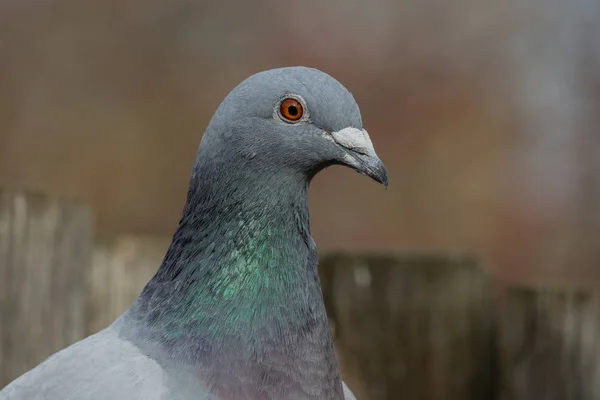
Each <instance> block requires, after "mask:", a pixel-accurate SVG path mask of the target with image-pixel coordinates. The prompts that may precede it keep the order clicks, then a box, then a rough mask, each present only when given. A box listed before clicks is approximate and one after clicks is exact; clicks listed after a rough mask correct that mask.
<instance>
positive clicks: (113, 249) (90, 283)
mask: <svg viewBox="0 0 600 400" xmlns="http://www.w3.org/2000/svg"><path fill="white" fill-rule="evenodd" d="M169 243H170V239H168V238H163V237H152V236H134V235H119V236H114V237H110V238H108V237H106V238H100V239H98V240H97V241H96V243H95V245H94V250H93V253H92V263H91V267H90V270H89V272H88V274H87V280H86V290H87V297H86V311H87V313H86V314H87V317H86V333H87V334H88V335H89V334H92V333H95V332H97V331H99V330H101V329H103V328H105V327H106V326H107V325H109V324H110V323H111V322H113V321H114V320H115V319H116V318H117V317H118V316H119V315H121V314H122V313H123V311H125V310H126V309H127V308H128V307H129V306H130V305H131V303H132V302H133V300H135V298H136V297H137V295H138V294H139V293H140V292H141V290H142V289H143V288H144V286H145V285H146V283H148V281H149V280H150V278H152V276H153V275H154V273H155V272H156V271H157V270H158V267H159V265H160V263H161V262H162V259H163V257H164V255H165V252H166V250H167V247H168V245H169Z"/></svg>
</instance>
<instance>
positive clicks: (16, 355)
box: [0, 189, 92, 387]
mask: <svg viewBox="0 0 600 400" xmlns="http://www.w3.org/2000/svg"><path fill="white" fill-rule="evenodd" d="M91 240H92V212H91V210H90V208H89V207H87V206H85V205H83V204H81V203H79V202H78V201H76V200H74V199H66V198H56V197H49V196H46V195H43V194H40V193H32V192H27V191H22V190H16V189H0V387H2V386H4V385H5V384H7V383H8V382H10V381H11V380H13V379H14V378H16V377H17V376H19V375H20V374H22V373H23V372H25V371H27V370H28V369H30V368H32V367H34V366H35V365H37V364H38V363H39V362H40V361H42V360H43V359H45V358H46V357H47V356H49V355H50V354H52V353H54V352H55V351H57V350H59V349H61V348H63V347H65V346H67V345H70V344H71V343H73V342H75V341H77V340H79V339H81V338H82V337H83V336H84V331H85V326H84V303H85V300H84V273H85V268H86V266H87V265H88V263H89V255H90V247H91Z"/></svg>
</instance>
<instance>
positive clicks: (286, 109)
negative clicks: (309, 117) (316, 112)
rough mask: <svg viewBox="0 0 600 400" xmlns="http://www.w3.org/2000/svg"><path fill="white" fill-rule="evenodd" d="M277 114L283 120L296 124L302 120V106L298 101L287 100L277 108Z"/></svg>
mask: <svg viewBox="0 0 600 400" xmlns="http://www.w3.org/2000/svg"><path fill="white" fill-rule="evenodd" d="M279 113H280V114H281V116H282V117H283V118H285V119H287V120H289V121H291V122H296V121H298V120H299V119H300V118H302V114H304V108H302V104H301V103H300V102H299V101H298V100H296V99H292V98H288V99H285V100H283V101H282V102H281V106H279Z"/></svg>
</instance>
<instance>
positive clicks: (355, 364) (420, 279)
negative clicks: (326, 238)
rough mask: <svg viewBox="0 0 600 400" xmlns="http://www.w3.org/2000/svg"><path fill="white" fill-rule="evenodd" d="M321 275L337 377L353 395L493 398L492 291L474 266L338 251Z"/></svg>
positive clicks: (370, 398) (365, 398) (372, 398)
mask: <svg viewBox="0 0 600 400" xmlns="http://www.w3.org/2000/svg"><path fill="white" fill-rule="evenodd" d="M320 271H321V279H322V284H323V291H324V297H325V302H326V307H327V310H328V314H329V317H330V320H331V323H332V326H333V329H334V337H335V345H336V350H337V352H338V356H339V359H340V364H341V370H342V376H343V377H344V379H345V380H346V381H347V383H348V385H349V386H350V387H351V388H352V389H353V390H354V392H355V394H356V395H357V398H359V399H361V400H383V399H390V400H392V399H393V400H397V399H427V400H471V399H473V400H481V399H486V400H488V399H493V398H494V397H493V393H494V374H495V365H496V364H495V362H496V359H495V352H494V350H495V349H494V307H493V294H492V285H491V281H490V277H489V276H488V274H486V273H485V272H484V271H483V270H482V269H481V268H479V266H478V265H477V263H476V262H475V260H473V259H471V258H468V257H446V256H439V257H438V256H435V255H427V254H422V255H419V254H415V255H398V256H391V255H390V256H383V255H382V256H379V255H354V256H353V255H341V254H340V255H332V256H328V257H324V258H323V259H322V260H321V263H320Z"/></svg>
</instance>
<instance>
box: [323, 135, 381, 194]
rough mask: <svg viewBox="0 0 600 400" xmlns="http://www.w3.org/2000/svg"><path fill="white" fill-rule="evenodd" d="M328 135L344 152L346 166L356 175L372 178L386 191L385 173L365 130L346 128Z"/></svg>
mask: <svg viewBox="0 0 600 400" xmlns="http://www.w3.org/2000/svg"><path fill="white" fill-rule="evenodd" d="M330 135H331V138H333V141H334V142H335V143H336V144H337V145H338V146H340V147H342V148H343V149H344V150H345V151H346V154H344V162H345V163H346V164H347V165H348V166H350V167H352V168H354V169H355V170H356V171H357V172H358V173H361V174H363V175H367V176H369V177H371V178H373V179H374V180H375V181H377V182H379V183H381V184H382V185H383V186H384V187H385V188H386V189H387V186H388V177H387V171H386V169H385V166H384V165H383V163H382V162H381V160H380V159H379V157H378V156H377V153H375V149H374V148H373V143H372V142H371V138H370V137H369V134H368V133H367V131H366V130H364V129H356V128H352V127H348V128H344V129H340V130H339V131H335V132H332V133H331V134H330Z"/></svg>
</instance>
